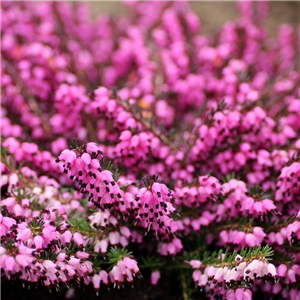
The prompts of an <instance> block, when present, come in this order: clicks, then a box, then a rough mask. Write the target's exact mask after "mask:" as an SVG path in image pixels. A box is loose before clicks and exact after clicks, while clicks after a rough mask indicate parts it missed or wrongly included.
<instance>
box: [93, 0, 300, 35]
mask: <svg viewBox="0 0 300 300" xmlns="http://www.w3.org/2000/svg"><path fill="white" fill-rule="evenodd" d="M89 3H90V5H91V7H92V13H93V16H94V17H95V16H97V15H98V14H100V13H108V14H125V13H126V7H125V6H124V5H123V4H122V2H120V1H100V2H99V1H89ZM191 6H192V8H193V10H194V11H195V12H197V14H198V15H199V16H200V18H201V22H202V28H203V32H204V33H208V32H210V33H212V32H216V31H218V30H219V29H220V26H221V25H222V24H224V23H225V22H226V21H229V20H235V19H237V18H238V16H239V14H238V9H237V5H236V1H191ZM282 23H289V24H291V25H293V26H297V24H299V23H300V1H271V3H270V13H269V18H268V20H267V28H268V30H269V32H270V34H271V35H272V36H274V35H275V34H276V31H277V29H276V28H277V26H278V24H282Z"/></svg>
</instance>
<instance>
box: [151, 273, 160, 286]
mask: <svg viewBox="0 0 300 300" xmlns="http://www.w3.org/2000/svg"><path fill="white" fill-rule="evenodd" d="M159 279H160V272H159V271H153V272H151V284H152V285H156V284H157V283H158V281H159Z"/></svg>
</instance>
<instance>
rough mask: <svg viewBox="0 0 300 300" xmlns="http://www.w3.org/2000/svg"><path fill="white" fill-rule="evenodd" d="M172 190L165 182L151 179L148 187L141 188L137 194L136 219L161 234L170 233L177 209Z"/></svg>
mask: <svg viewBox="0 0 300 300" xmlns="http://www.w3.org/2000/svg"><path fill="white" fill-rule="evenodd" d="M174 200H175V199H174V198H173V197H172V192H171V190H169V189H168V188H167V186H166V185H165V184H163V183H159V182H155V181H151V183H150V185H149V186H148V187H144V188H141V189H140V190H139V191H138V194H137V196H136V201H137V202H138V208H137V209H136V211H137V215H136V220H137V222H139V223H140V225H141V226H142V227H144V228H147V230H148V231H149V230H150V229H152V230H154V231H157V232H159V233H161V234H170V232H171V226H172V218H171V217H170V214H171V213H173V212H174V211H175V208H174V207H173V205H172V202H174Z"/></svg>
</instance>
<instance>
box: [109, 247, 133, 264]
mask: <svg viewBox="0 0 300 300" xmlns="http://www.w3.org/2000/svg"><path fill="white" fill-rule="evenodd" d="M126 256H127V257H132V252H129V251H128V250H127V249H125V248H120V249H118V248H113V247H111V248H110V250H109V252H108V254H107V257H108V262H109V263H110V264H112V265H115V264H117V262H118V261H119V260H122V259H123V258H124V257H126Z"/></svg>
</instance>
